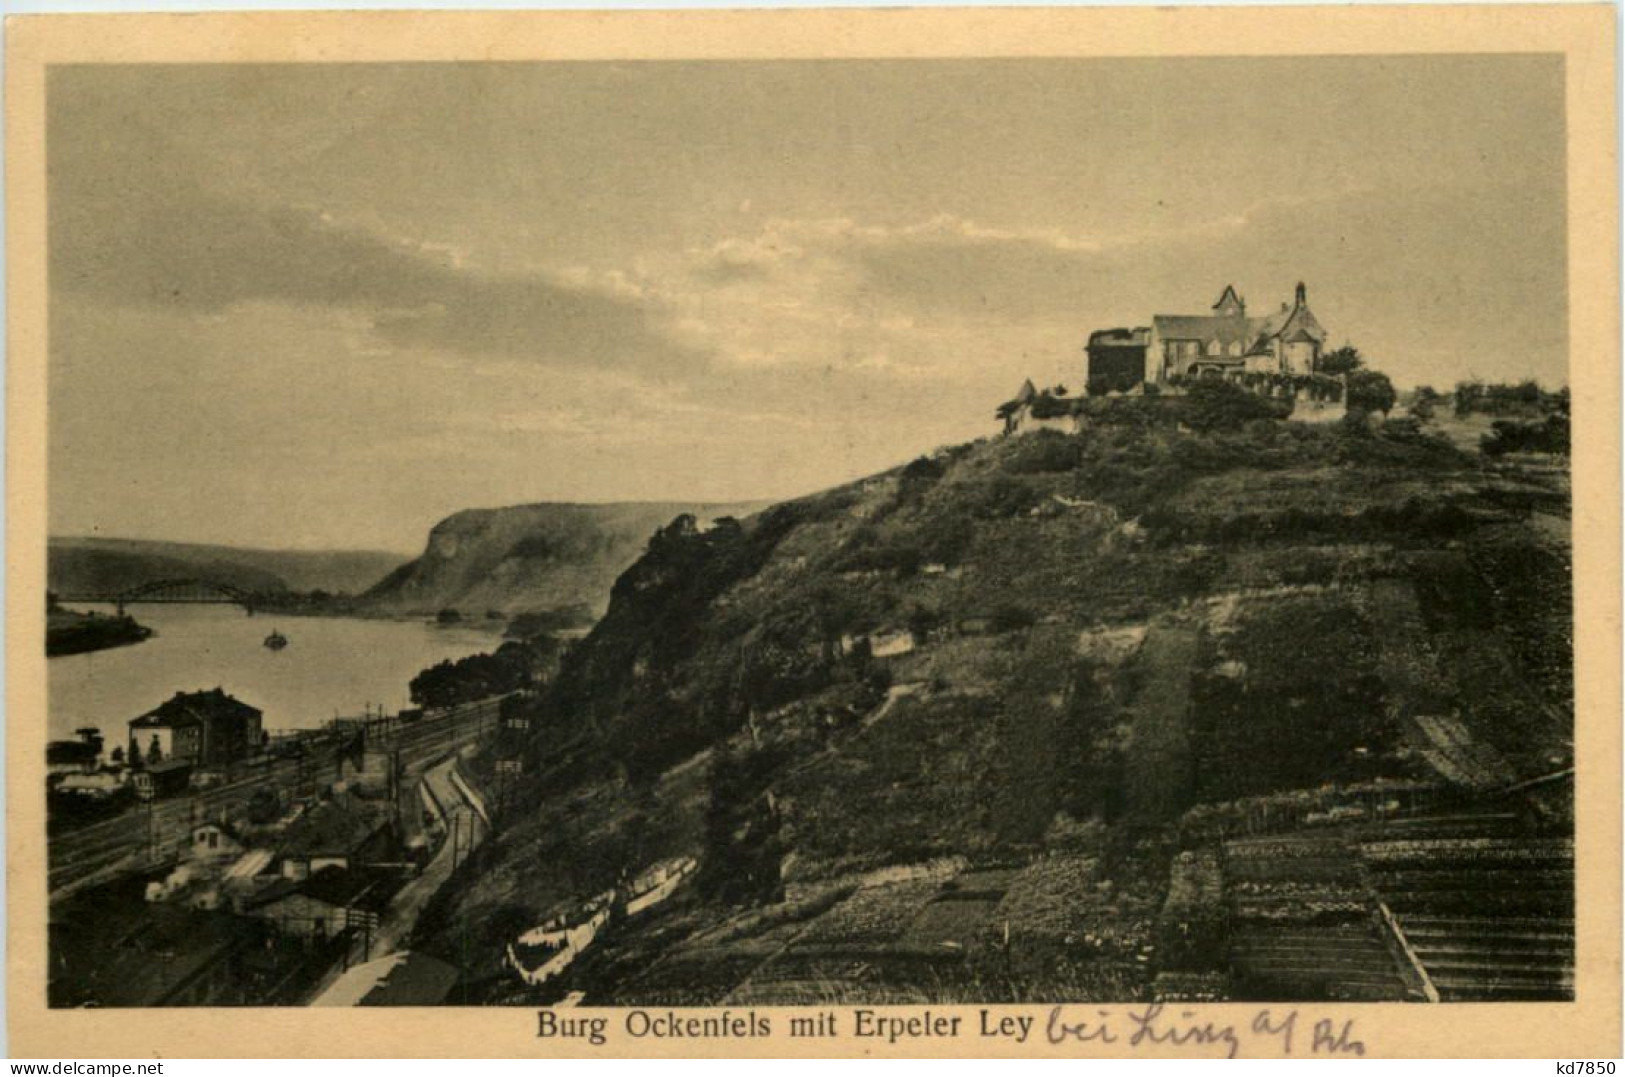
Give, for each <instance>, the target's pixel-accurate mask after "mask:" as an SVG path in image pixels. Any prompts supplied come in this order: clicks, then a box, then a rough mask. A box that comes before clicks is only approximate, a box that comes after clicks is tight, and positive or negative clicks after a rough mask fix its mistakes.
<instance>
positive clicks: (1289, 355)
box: [1087, 282, 1326, 395]
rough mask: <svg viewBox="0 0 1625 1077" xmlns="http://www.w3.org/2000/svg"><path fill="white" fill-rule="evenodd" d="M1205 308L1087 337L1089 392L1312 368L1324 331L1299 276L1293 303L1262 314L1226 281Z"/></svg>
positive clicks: (1306, 371)
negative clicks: (1213, 375) (1249, 310)
mask: <svg viewBox="0 0 1625 1077" xmlns="http://www.w3.org/2000/svg"><path fill="white" fill-rule="evenodd" d="M1212 311H1213V313H1211V314H1157V315H1154V316H1153V317H1152V319H1151V324H1150V325H1149V326H1143V327H1141V328H1138V329H1101V330H1098V331H1096V332H1094V333H1091V334H1090V335H1089V345H1088V348H1087V351H1088V353H1089V378H1088V387H1089V393H1090V394H1091V395H1099V394H1102V393H1107V392H1113V391H1116V392H1125V391H1127V390H1130V389H1133V388H1134V387H1135V386H1137V385H1141V384H1148V385H1162V384H1164V383H1166V382H1167V381H1168V380H1169V379H1170V378H1187V377H1191V376H1193V375H1199V374H1205V373H1209V372H1212V373H1217V374H1230V373H1241V372H1249V373H1265V374H1313V373H1314V372H1315V365H1316V363H1318V362H1319V360H1320V353H1321V349H1322V347H1324V345H1325V343H1326V330H1325V329H1324V328H1323V327H1322V326H1321V324H1320V322H1319V321H1318V320H1316V318H1315V315H1314V313H1313V312H1312V311H1311V310H1310V309H1309V298H1308V290H1307V289H1306V288H1305V287H1304V285H1303V284H1302V283H1301V282H1300V283H1299V285H1298V288H1297V293H1296V295H1295V297H1294V301H1293V303H1292V304H1291V305H1290V306H1289V305H1288V304H1286V303H1282V304H1281V309H1280V310H1279V311H1277V312H1275V313H1272V314H1269V315H1266V316H1264V317H1262V318H1258V317H1251V316H1249V315H1248V314H1247V301H1246V300H1245V299H1243V298H1242V297H1241V296H1240V295H1239V294H1238V293H1237V292H1236V289H1235V286H1234V285H1230V284H1226V285H1225V286H1224V291H1223V292H1221V293H1220V294H1219V299H1218V301H1217V302H1215V303H1214V304H1213V307H1212Z"/></svg>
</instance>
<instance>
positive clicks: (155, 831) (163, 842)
mask: <svg viewBox="0 0 1625 1077" xmlns="http://www.w3.org/2000/svg"><path fill="white" fill-rule="evenodd" d="M504 698H506V697H503V696H494V697H492V698H490V699H484V700H477V701H475V702H473V703H466V704H462V705H460V706H457V707H453V708H449V709H447V710H445V711H443V712H439V713H436V714H432V715H425V716H424V717H422V718H420V719H418V720H416V721H413V722H400V721H398V720H391V721H390V722H387V723H380V724H379V727H378V728H376V729H375V730H373V731H372V732H371V733H370V736H371V737H372V738H373V740H374V742H375V743H377V744H378V746H379V747H383V748H386V749H389V750H393V751H396V752H398V753H399V760H400V766H401V769H402V771H403V772H404V773H403V777H406V778H415V777H416V776H417V775H418V774H420V773H422V772H423V771H424V770H426V769H427V768H428V767H430V766H431V765H433V764H434V763H435V762H436V761H437V760H439V759H442V758H444V757H445V756H446V755H448V754H450V753H451V752H454V751H457V750H459V749H461V748H463V747H465V746H466V745H468V744H470V743H473V742H475V741H477V740H480V739H482V738H483V737H485V736H487V735H489V734H491V733H492V732H494V731H495V729H496V725H497V720H498V716H499V715H500V711H501V705H502V700H503V699H504ZM353 750H354V745H353V742H349V741H346V742H342V743H339V742H330V743H326V744H322V745H320V746H318V747H317V748H316V749H315V750H313V751H311V752H309V753H308V754H306V755H303V756H298V757H293V756H289V757H283V758H280V759H277V760H275V761H273V762H272V763H270V764H268V765H266V766H265V767H264V768H262V769H260V770H259V771H257V772H254V773H250V774H247V775H244V776H241V777H239V778H236V779H234V780H233V781H232V782H230V783H228V784H226V785H218V786H214V787H213V788H210V789H201V790H197V791H195V792H192V793H190V794H188V795H184V796H178V797H172V798H166V799H162V800H157V801H150V802H148V803H147V804H141V805H137V806H135V807H134V808H131V809H130V810H128V811H125V812H123V813H121V814H119V815H117V816H115V817H113V818H111V819H106V820H103V821H101V822H97V823H91V824H89V825H87V826H83V827H79V828H77V829H74V830H70V831H67V832H64V833H59V834H53V835H50V837H49V838H48V846H47V848H48V861H49V869H48V879H49V887H50V897H51V900H52V901H53V902H54V901H60V900H62V899H64V898H67V897H69V896H70V895H72V894H73V893H74V892H75V891H77V890H79V889H82V888H83V887H85V886H88V885H92V884H96V883H102V882H106V881H107V880H108V879H110V878H114V877H117V876H118V875H120V874H123V873H127V872H133V871H140V870H144V869H148V868H151V867H153V866H156V865H157V864H160V863H163V862H164V861H166V860H168V859H172V858H173V856H174V854H175V853H176V852H178V851H179V849H180V847H181V846H182V845H183V844H184V843H185V842H186V841H187V839H188V838H189V837H190V834H191V829H192V826H193V825H194V824H195V823H197V822H200V821H202V820H204V819H209V818H215V817H217V816H218V815H219V814H221V813H222V812H223V811H224V812H227V813H229V812H230V811H232V810H233V809H234V808H238V807H240V806H241V805H243V804H245V803H246V802H247V801H248V800H249V799H250V798H251V797H253V795H254V794H255V793H257V792H259V791H261V790H264V789H270V790H273V791H276V792H278V793H279V794H286V795H288V796H292V797H297V796H300V795H308V794H309V793H310V792H313V791H314V788H315V786H316V785H318V784H320V783H321V781H322V779H323V776H324V775H330V776H331V777H332V778H337V777H338V776H339V774H340V773H341V772H342V765H343V760H344V758H345V757H347V756H348V755H350V754H351V753H352V752H353Z"/></svg>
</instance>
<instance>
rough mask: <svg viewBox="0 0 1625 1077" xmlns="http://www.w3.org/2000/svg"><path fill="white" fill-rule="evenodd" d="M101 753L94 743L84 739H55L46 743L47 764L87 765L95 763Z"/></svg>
mask: <svg viewBox="0 0 1625 1077" xmlns="http://www.w3.org/2000/svg"><path fill="white" fill-rule="evenodd" d="M100 754H101V753H100V752H99V751H97V749H96V746H95V745H94V744H86V743H85V742H84V741H82V740H53V741H48V742H47V743H46V745H45V764H46V766H52V765H55V764H65V765H72V766H86V765H88V764H90V763H94V762H95V761H96V757H97V756H98V755H100Z"/></svg>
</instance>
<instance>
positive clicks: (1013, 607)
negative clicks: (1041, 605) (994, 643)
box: [987, 602, 1038, 632]
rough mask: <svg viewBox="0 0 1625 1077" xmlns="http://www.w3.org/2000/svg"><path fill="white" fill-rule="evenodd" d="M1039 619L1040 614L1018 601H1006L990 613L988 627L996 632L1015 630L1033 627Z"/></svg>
mask: <svg viewBox="0 0 1625 1077" xmlns="http://www.w3.org/2000/svg"><path fill="white" fill-rule="evenodd" d="M1037 620H1038V615H1037V614H1035V613H1034V612H1033V611H1032V610H1030V609H1028V608H1027V607H1026V606H1023V605H1020V604H1019V603H1016V602H1006V603H1004V604H1003V605H1001V606H999V607H998V608H996V609H994V610H993V612H991V613H990V614H988V618H987V623H988V627H990V628H991V629H993V631H995V632H1014V631H1016V630H1017V629H1021V628H1031V627H1032V626H1033V625H1034V624H1035V623H1036V622H1037Z"/></svg>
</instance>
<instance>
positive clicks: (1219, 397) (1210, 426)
mask: <svg viewBox="0 0 1625 1077" xmlns="http://www.w3.org/2000/svg"><path fill="white" fill-rule="evenodd" d="M1287 414H1288V406H1287V405H1284V404H1282V403H1281V402H1280V401H1276V400H1272V399H1270V398H1268V397H1263V396H1259V395H1257V394H1256V393H1250V392H1248V391H1247V390H1246V389H1243V388H1242V387H1241V386H1239V385H1232V384H1231V383H1230V382H1227V381H1224V380H1222V379H1220V378H1198V379H1196V380H1195V381H1193V382H1192V383H1191V386H1190V388H1189V389H1188V390H1186V392H1185V422H1186V424H1187V425H1188V426H1190V428H1191V429H1193V430H1202V431H1208V430H1236V429H1239V428H1240V427H1242V426H1245V425H1246V424H1247V423H1249V422H1251V421H1253V420H1254V419H1284V418H1286V416H1287Z"/></svg>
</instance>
